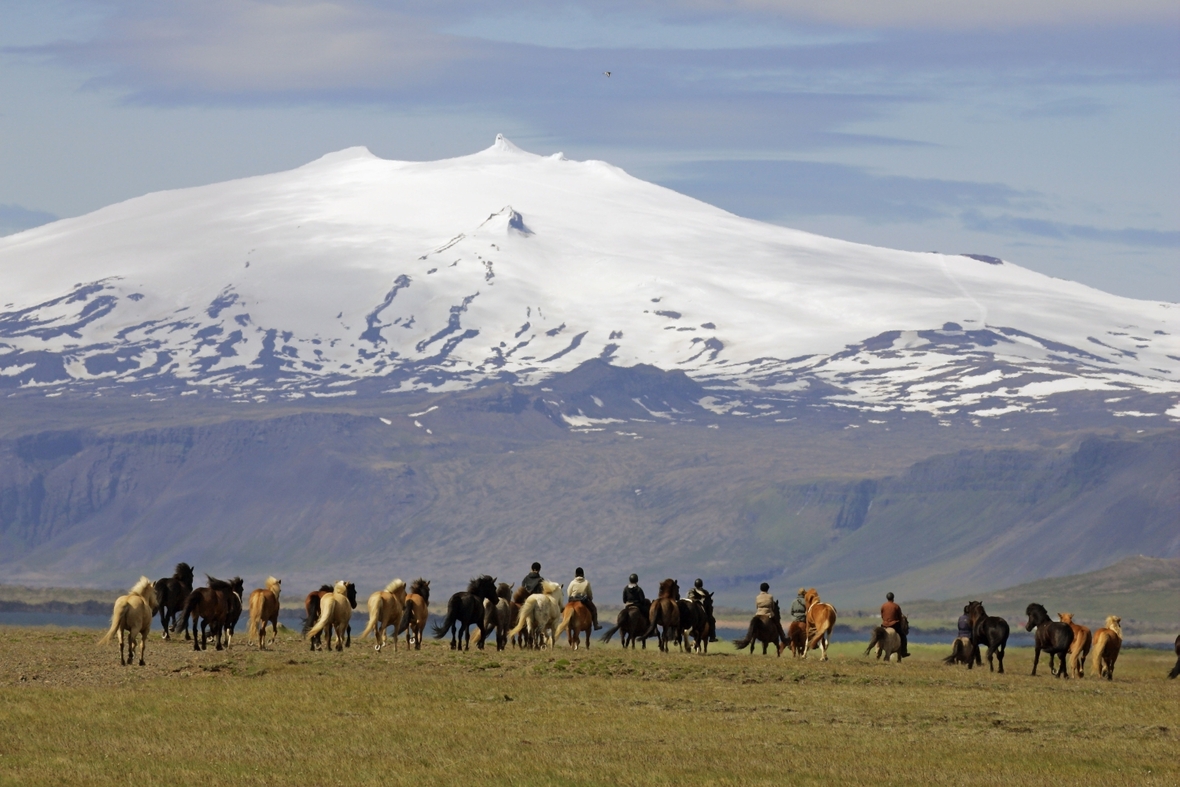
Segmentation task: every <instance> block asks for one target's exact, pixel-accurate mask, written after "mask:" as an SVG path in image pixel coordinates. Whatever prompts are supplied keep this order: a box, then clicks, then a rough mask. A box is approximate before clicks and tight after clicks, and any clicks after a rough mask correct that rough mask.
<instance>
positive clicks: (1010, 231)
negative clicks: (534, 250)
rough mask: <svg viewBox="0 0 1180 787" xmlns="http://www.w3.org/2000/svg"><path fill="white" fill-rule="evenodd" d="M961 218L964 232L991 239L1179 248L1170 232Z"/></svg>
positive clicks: (1179, 236)
mask: <svg viewBox="0 0 1180 787" xmlns="http://www.w3.org/2000/svg"><path fill="white" fill-rule="evenodd" d="M961 218H962V221H963V225H964V226H965V227H967V228H968V229H971V230H975V231H977V232H987V233H992V234H995V235H1029V236H1034V237H1038V238H1051V239H1053V240H1083V241H1093V242H1097V243H1114V244H1119V245H1123V246H1139V247H1143V248H1160V249H1176V248H1180V232H1178V231H1174V230H1155V229H1143V228H1139V227H1122V228H1119V229H1105V228H1102V227H1095V226H1091V225H1088V224H1067V223H1065V222H1060V221H1048V220H1045V219H1033V218H1025V217H1021V216H1012V215H1010V214H1003V215H999V216H986V215H983V214H981V213H978V212H975V211H966V212H964V213H963V215H962V217H961Z"/></svg>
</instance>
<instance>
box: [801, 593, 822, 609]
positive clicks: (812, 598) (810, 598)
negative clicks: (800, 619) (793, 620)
mask: <svg viewBox="0 0 1180 787" xmlns="http://www.w3.org/2000/svg"><path fill="white" fill-rule="evenodd" d="M803 603H804V604H806V605H807V608H808V609H811V608H812V607H813V606H814V605H816V604H818V603H819V591H818V590H816V589H815V588H808V590H807V593H805V594H804V595H803Z"/></svg>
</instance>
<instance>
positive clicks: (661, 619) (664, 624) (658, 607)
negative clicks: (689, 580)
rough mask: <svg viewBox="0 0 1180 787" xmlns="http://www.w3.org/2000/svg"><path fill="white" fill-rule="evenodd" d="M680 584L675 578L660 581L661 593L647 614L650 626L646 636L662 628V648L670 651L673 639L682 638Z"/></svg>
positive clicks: (660, 640)
mask: <svg viewBox="0 0 1180 787" xmlns="http://www.w3.org/2000/svg"><path fill="white" fill-rule="evenodd" d="M679 600H680V584H679V583H678V582H677V581H676V580H674V579H665V580H664V581H663V582H661V583H660V595H659V596H658V597H657V598H656V600H655V601H653V602H651V609H650V611H649V612H648V614H647V619H648V628H647V633H646V634H645V635H644V636H645V637H654V636H655V635H656V628H659V629H660V636H659V643H660V650H661V651H662V652H664V653H667V652H668V646H669V644H671V643H672V641H673V640H679V638H680V605H679V604H677V603H676V602H677V601H679Z"/></svg>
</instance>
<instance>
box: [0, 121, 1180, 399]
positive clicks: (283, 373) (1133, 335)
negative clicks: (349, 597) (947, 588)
mask: <svg viewBox="0 0 1180 787" xmlns="http://www.w3.org/2000/svg"><path fill="white" fill-rule="evenodd" d="M993 263H994V261H993ZM1178 337H1180V311H1178V310H1177V307H1175V306H1174V305H1172V304H1166V303H1153V302H1146V301H1135V300H1130V299H1126V298H1120V297H1117V296H1113V295H1108V294H1106V293H1102V292H1099V291H1096V290H1093V289H1090V288H1087V287H1084V286H1082V285H1079V284H1075V283H1072V282H1067V281H1061V280H1057V279H1051V278H1049V277H1046V276H1042V275H1040V274H1036V273H1033V272H1031V271H1029V270H1026V269H1023V268H1020V267H1018V266H1016V265H1012V264H1009V263H1002V264H989V262H988V261H987V260H984V259H976V258H968V257H964V256H950V255H941V254H919V253H912V252H903V251H893V250H888V249H880V248H874V247H870V246H863V245H858V244H853V243H846V242H843V241H837V240H832V239H828V238H822V237H818V236H815V235H810V234H807V233H803V232H798V231H794V230H789V229H784V228H782V227H777V226H772V225H767V224H762V223H759V222H755V221H750V220H747V219H742V218H739V217H737V216H734V215H732V214H729V213H726V212H724V211H722V210H719V209H717V208H714V207H712V206H709V205H706V204H704V203H701V202H698V201H696V200H692V199H690V198H688V197H685V196H683V195H680V194H677V193H675V192H672V191H669V190H667V189H663V188H660V187H658V186H654V185H652V184H649V183H645V182H643V181H640V180H637V179H635V178H632V177H630V176H628V175H627V174H626V173H624V172H622V171H621V170H619V169H617V168H615V167H612V166H610V165H607V164H605V163H602V162H597V161H589V162H573V161H567V160H566V159H564V158H563V157H562V156H561V155H560V154H557V155H555V156H550V157H542V156H536V155H533V154H529V153H526V152H524V151H521V150H520V149H518V148H516V147H515V146H513V145H512V144H511V143H510V142H508V141H507V140H505V139H503V138H502V137H498V138H497V140H496V143H495V144H494V145H493V146H492V147H491V148H489V149H487V150H484V151H482V152H480V153H477V154H475V155H471V156H466V157H462V158H457V159H451V160H446V161H437V162H422V163H418V162H399V161H385V160H382V159H378V158H376V157H374V156H372V155H371V154H370V153H369V152H368V151H367V150H364V149H363V148H354V149H349V150H345V151H341V152H339V153H334V154H331V155H328V156H325V157H323V158H321V159H319V160H317V161H315V162H312V163H311V164H308V165H306V166H304V167H300V168H299V169H296V170H292V171H290V172H283V173H278V174H274V175H267V176H262V177H255V178H248V179H244V180H238V181H231V182H227V183H220V184H215V185H211V186H205V187H200V188H193V189H184V190H180V191H171V192H161V193H156V194H149V195H147V196H144V197H141V198H138V199H134V200H130V201H128V202H124V203H121V204H118V205H113V206H111V207H108V208H104V209H102V210H99V211H96V212H95V213H92V214H89V215H87V216H82V217H80V218H76V219H67V220H64V221H59V222H56V223H54V224H50V225H46V226H44V227H40V228H37V229H34V230H30V231H28V232H24V233H21V234H18V235H14V236H10V237H7V238H3V239H0V386H7V387H10V388H30V387H46V388H48V389H50V392H55V391H57V390H59V389H61V388H62V387H79V386H82V387H86V386H89V387H91V388H99V387H101V386H108V385H120V384H132V383H135V384H139V385H140V386H145V387H147V388H149V389H152V390H155V391H157V392H159V391H165V390H171V391H173V392H175V391H176V390H177V389H188V390H194V389H203V390H217V391H219V392H223V393H225V394H227V395H232V396H237V397H252V398H274V397H279V396H303V395H307V394H311V395H316V396H333V395H348V394H350V393H353V392H354V391H355V388H354V384H355V383H356V382H357V381H359V380H363V379H376V380H380V381H381V383H382V386H383V388H384V389H385V390H405V389H420V388H433V389H452V388H462V387H468V386H471V385H475V384H478V383H480V382H482V381H485V380H488V379H491V378H499V377H503V378H505V379H514V380H518V381H522V382H537V381H540V380H543V379H545V378H546V377H548V376H551V375H553V374H556V373H559V372H564V371H568V370H570V369H572V368H574V367H575V366H577V365H578V364H580V363H582V362H583V361H585V360H588V359H591V358H603V359H607V360H609V361H610V362H611V363H614V364H616V365H633V364H636V363H648V364H652V365H655V366H658V367H660V368H663V369H669V370H683V371H685V372H688V373H689V374H690V375H691V376H693V377H694V378H695V379H697V380H699V381H702V382H704V383H706V384H707V385H709V386H711V387H715V388H717V389H718V390H719V391H721V392H724V390H725V389H730V390H734V391H743V390H744V391H761V392H766V393H772V392H779V393H791V392H793V393H794V394H799V393H801V392H810V394H812V395H817V396H822V397H824V398H825V399H826V400H827V401H828V402H829V403H835V404H840V405H842V406H849V407H858V408H895V407H901V408H903V409H910V410H928V411H931V412H951V411H960V410H964V411H968V412H973V413H976V414H977V415H980V416H986V415H996V414H1002V413H1004V412H1009V411H1012V410H1014V409H1027V408H1029V407H1033V406H1035V403H1036V402H1038V401H1041V400H1043V399H1045V398H1046V397H1047V396H1050V395H1052V394H1054V393H1058V392H1064V391H1079V390H1090V391H1111V392H1115V393H1114V394H1112V397H1111V398H1118V397H1117V393H1118V392H1131V393H1136V392H1137V393H1148V394H1162V395H1164V399H1163V400H1162V401H1163V405H1164V406H1165V407H1166V406H1170V405H1174V404H1175V400H1176V398H1177V397H1176V395H1177V394H1180V383H1178V381H1177V380H1178V376H1180V338H1178ZM721 399H724V397H721ZM721 399H719V401H721ZM1113 406H1114V405H1112V407H1113ZM1161 412H1162V408H1161Z"/></svg>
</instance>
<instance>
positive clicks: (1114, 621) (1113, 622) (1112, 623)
mask: <svg viewBox="0 0 1180 787" xmlns="http://www.w3.org/2000/svg"><path fill="white" fill-rule="evenodd" d="M1122 622H1123V619H1122V618H1120V617H1119V616H1118V615H1108V616H1107V618H1106V627H1107V628H1108V629H1110V630H1111V631H1113V632H1114V633H1115V634H1118V635H1119V639H1122V638H1123V627H1122V626H1121V625H1120V624H1121V623H1122Z"/></svg>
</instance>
